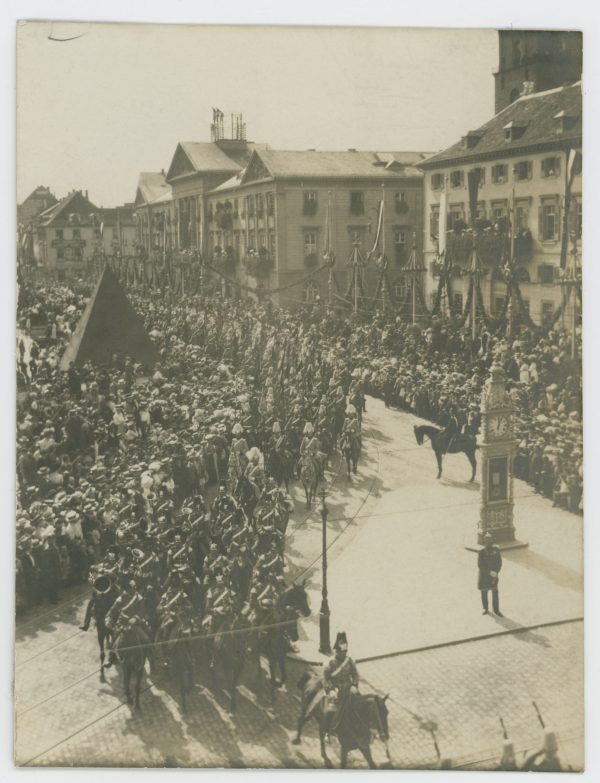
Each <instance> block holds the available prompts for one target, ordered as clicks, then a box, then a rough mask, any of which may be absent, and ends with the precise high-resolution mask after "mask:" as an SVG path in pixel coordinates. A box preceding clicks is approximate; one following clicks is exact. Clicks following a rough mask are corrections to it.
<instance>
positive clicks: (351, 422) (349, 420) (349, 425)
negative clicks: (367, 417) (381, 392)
mask: <svg viewBox="0 0 600 783" xmlns="http://www.w3.org/2000/svg"><path fill="white" fill-rule="evenodd" d="M344 435H345V436H347V437H348V438H349V439H350V440H352V439H354V440H356V442H357V443H360V422H359V420H358V417H357V416H356V408H355V407H354V405H348V406H347V408H346V418H345V419H344V426H343V428H342V437H344Z"/></svg>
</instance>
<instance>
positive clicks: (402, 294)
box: [392, 280, 407, 302]
mask: <svg viewBox="0 0 600 783" xmlns="http://www.w3.org/2000/svg"><path fill="white" fill-rule="evenodd" d="M406 290H407V284H406V280H396V281H395V282H394V283H393V284H392V294H393V297H394V299H395V300H396V302H404V300H405V299H406Z"/></svg>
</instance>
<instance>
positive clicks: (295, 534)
mask: <svg viewBox="0 0 600 783" xmlns="http://www.w3.org/2000/svg"><path fill="white" fill-rule="evenodd" d="M414 421H416V420H415V419H414V417H410V416H408V415H407V414H403V413H400V412H398V411H390V410H386V409H385V408H384V406H383V405H382V403H380V402H379V401H378V400H369V401H368V413H367V416H366V419H365V424H364V432H365V442H364V450H363V455H362V457H361V463H360V467H359V475H358V476H357V477H353V478H352V480H349V479H348V477H347V476H346V472H345V466H340V464H339V461H337V460H334V461H333V463H332V465H331V468H332V472H330V473H329V474H328V490H327V504H328V508H329V519H328V531H329V544H330V548H329V561H330V602H331V607H332V634H334V633H335V632H336V630H340V629H344V630H347V631H348V636H349V641H350V652H351V654H352V655H353V656H354V657H355V659H358V660H359V671H360V674H361V678H362V680H363V685H362V689H363V691H365V692H368V691H369V690H374V691H376V692H378V693H380V694H385V693H390V702H389V703H388V706H389V721H390V752H391V758H392V762H393V766H394V767H396V768H407V767H435V766H436V765H437V763H438V751H439V754H440V755H441V756H442V757H443V758H450V759H451V760H452V765H453V766H455V767H469V768H471V767H478V768H492V767H493V766H494V764H495V763H497V759H498V755H499V753H500V751H501V747H502V740H503V736H502V729H501V723H500V718H502V720H503V721H504V725H505V726H506V729H507V731H508V734H509V737H510V738H511V740H512V741H513V742H514V744H515V749H516V750H517V752H518V753H519V754H520V753H521V752H524V751H527V750H530V749H534V748H537V747H538V746H539V744H540V743H541V736H542V730H541V726H540V723H539V721H538V718H537V716H536V712H535V708H534V706H533V702H535V703H536V704H537V706H538V707H539V710H540V713H541V715H542V716H543V719H544V721H545V723H546V725H547V726H548V727H549V728H552V729H553V730H555V731H556V732H557V734H558V737H559V747H560V757H561V760H562V761H563V764H564V765H565V767H567V766H569V765H570V766H571V767H572V768H573V769H581V767H582V765H583V716H582V711H581V704H582V693H583V652H582V644H583V641H582V636H583V627H582V626H583V624H582V622H581V619H580V618H581V615H582V601H581V595H582V593H581V578H580V573H581V551H580V544H581V542H580V538H581V520H580V519H579V518H578V517H575V516H573V515H570V514H568V513H566V512H562V511H558V510H556V509H551V508H550V504H549V503H547V502H546V501H543V500H542V499H540V498H539V497H537V496H533V495H532V493H531V492H530V491H528V488H527V487H526V486H525V485H522V484H520V483H519V485H518V488H516V495H517V496H521V499H520V500H517V508H516V519H517V529H518V532H519V533H521V534H524V535H525V536H526V537H527V539H528V540H529V542H530V547H529V549H527V550H523V551H522V552H519V553H506V554H505V568H504V570H503V574H502V576H503V580H502V585H503V591H502V595H503V607H504V612H505V614H506V617H505V618H492V617H481V614H480V607H479V606H478V595H477V591H476V590H475V585H474V578H475V573H474V568H475V564H474V556H473V554H472V553H469V552H467V551H466V550H465V549H464V546H463V541H464V539H465V538H466V536H467V535H468V532H469V530H473V529H474V526H475V524H476V517H477V508H478V493H476V492H475V491H473V489H472V486H469V485H467V484H465V483H464V475H463V474H464V472H465V467H466V465H465V464H463V462H462V460H461V459H460V458H452V459H449V460H448V464H447V465H445V471H444V476H445V478H444V479H443V480H442V481H441V482H436V480H435V478H434V475H435V472H434V465H433V460H434V457H433V454H432V453H431V451H430V449H425V448H422V449H420V450H419V448H418V447H417V446H416V444H415V443H414V438H413V437H412V424H413V422H414ZM461 479H462V480H461ZM475 488H476V487H475ZM294 500H295V503H296V509H295V512H294V515H293V519H292V521H291V522H290V526H289V529H288V539H287V547H286V549H287V558H288V574H289V576H290V577H298V576H301V577H302V578H306V579H307V589H308V590H309V595H310V597H311V607H312V614H311V617H309V618H308V619H307V620H306V621H302V623H301V624H300V633H301V640H300V648H301V656H302V657H303V658H304V660H305V661H314V662H315V663H317V664H318V663H319V662H320V661H321V660H322V657H321V656H320V655H319V653H318V652H317V648H318V643H317V640H318V625H319V614H318V608H319V601H320V559H319V557H320V551H321V518H320V513H319V506H318V505H317V506H316V507H313V509H312V511H311V512H310V513H309V512H308V511H307V510H306V509H305V507H304V503H303V500H302V498H301V497H300V492H299V490H298V488H297V487H296V488H295V489H294ZM465 509H469V514H465ZM432 572H435V573H437V576H436V578H435V579H429V578H428V576H427V575H428V574H431V573H432ZM441 584H445V585H446V586H447V589H446V590H442V591H441V592H440V585H441ZM358 585H360V591H359V592H357V589H358ZM541 592H543V593H544V594H545V595H546V598H551V599H552V600H551V601H544V602H543V605H544V608H543V609H541V608H540V607H539V601H537V600H536V598H537V596H539V594H540V593H541ZM417 596H418V598H417ZM63 601H64V603H63V605H61V606H59V607H57V608H50V609H45V610H39V611H38V613H37V614H36V615H31V616H25V617H23V618H22V620H21V621H20V622H19V625H18V627H17V635H16V640H17V644H16V678H15V697H16V713H17V740H16V751H15V754H16V760H17V763H18V764H20V765H31V766H38V765H41V766H71V765H79V764H81V765H83V764H86V765H90V764H94V765H98V766H102V765H113V766H190V767H195V766H197V767H202V766H210V767H219V766H234V767H245V766H252V767H257V766H258V767H322V766H323V762H322V760H321V757H320V751H319V742H318V736H317V731H316V724H314V725H311V724H309V725H308V726H307V727H306V729H305V735H304V739H303V742H302V744H301V745H300V746H299V747H296V746H294V745H292V744H291V738H292V736H293V733H294V730H295V724H296V720H297V718H298V712H299V706H300V700H299V695H300V694H299V691H298V690H297V688H296V682H297V680H298V678H299V676H300V675H301V674H302V672H303V671H305V670H306V668H307V666H308V665H309V664H307V663H305V662H304V661H300V660H293V661H290V663H289V671H288V683H287V690H286V691H281V692H279V693H278V695H277V699H276V703H275V704H274V705H273V706H272V705H271V703H270V698H269V691H268V688H267V687H266V683H265V680H264V676H263V678H262V680H261V682H260V684H258V683H257V677H256V672H255V671H252V669H253V668H254V667H251V666H250V665H248V666H247V667H246V670H245V672H244V676H243V679H242V685H241V687H240V689H239V702H238V710H237V712H236V714H235V716H234V717H232V716H230V714H229V711H228V706H229V704H228V699H227V697H226V695H225V693H224V692H223V691H221V690H220V689H216V690H213V689H211V688H209V687H208V684H209V678H208V677H207V676H206V672H204V671H203V670H202V671H201V672H200V676H199V677H198V678H197V682H196V684H195V686H194V688H193V690H192V692H191V704H190V705H189V710H188V713H187V714H185V715H184V714H182V711H181V707H180V702H179V696H178V693H177V689H176V688H175V685H174V683H172V682H170V681H169V680H168V679H167V677H166V675H164V674H162V673H161V674H156V675H154V674H152V675H149V674H147V675H146V676H145V677H144V680H143V684H142V695H141V710H140V712H136V711H135V710H133V709H132V708H130V707H129V706H128V705H127V704H126V703H125V700H124V692H123V684H122V677H121V673H120V672H119V671H115V670H114V669H111V670H109V671H107V682H106V683H105V684H102V683H100V682H99V672H98V668H97V667H98V652H97V642H96V635H95V633H94V631H93V629H90V631H89V632H88V633H87V634H85V633H82V632H80V631H79V630H78V627H77V626H78V625H79V623H80V621H81V618H82V616H83V611H84V606H85V597H84V596H82V595H81V594H75V595H73V596H72V598H71V599H70V600H69V598H68V596H65V597H63ZM548 606H550V609H548ZM384 628H385V629H387V630H386V633H385V634H384V633H383V632H382V629H384ZM396 653H400V654H396ZM380 656H383V657H380ZM361 659H367V660H361ZM430 729H433V733H432V732H431V731H430ZM436 746H437V751H436ZM373 749H374V755H375V759H376V761H377V763H378V764H383V763H384V762H385V761H386V756H385V750H384V747H383V745H382V744H381V743H380V742H379V741H375V742H374V745H373ZM328 752H329V754H330V756H331V757H332V758H333V760H334V763H336V764H338V763H339V751H338V748H337V745H336V743H335V742H334V743H333V744H332V745H331V748H330V750H328ZM350 764H351V766H357V767H364V766H366V764H365V762H364V759H362V757H361V756H360V754H356V753H353V754H351V756H350Z"/></svg>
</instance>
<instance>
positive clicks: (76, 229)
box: [73, 228, 81, 239]
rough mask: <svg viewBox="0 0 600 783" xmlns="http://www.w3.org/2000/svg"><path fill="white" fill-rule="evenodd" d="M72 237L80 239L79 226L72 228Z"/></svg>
mask: <svg viewBox="0 0 600 783" xmlns="http://www.w3.org/2000/svg"><path fill="white" fill-rule="evenodd" d="M73 239H81V229H79V228H74V229H73Z"/></svg>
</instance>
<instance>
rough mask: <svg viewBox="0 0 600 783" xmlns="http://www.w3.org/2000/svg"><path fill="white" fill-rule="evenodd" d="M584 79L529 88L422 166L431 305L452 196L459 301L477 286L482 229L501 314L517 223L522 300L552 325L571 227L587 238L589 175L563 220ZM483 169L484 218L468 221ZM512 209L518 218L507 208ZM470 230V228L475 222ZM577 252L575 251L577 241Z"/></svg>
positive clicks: (485, 283)
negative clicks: (471, 268) (474, 258)
mask: <svg viewBox="0 0 600 783" xmlns="http://www.w3.org/2000/svg"><path fill="white" fill-rule="evenodd" d="M581 111H582V107H581V84H580V83H576V84H574V85H571V86H565V87H559V88H556V89H552V90H547V91H545V92H540V93H534V94H524V95H522V96H521V97H520V98H518V99H517V100H516V101H514V102H513V103H510V104H509V105H508V106H507V107H506V108H505V109H503V110H502V111H501V112H499V113H498V114H497V115H496V116H495V117H493V118H492V119H491V120H490V121H489V122H487V123H485V125H482V126H481V127H480V128H478V129H477V130H475V131H469V132H468V133H467V134H466V135H465V136H464V137H463V138H462V140H461V141H459V142H457V143H456V144H454V145H452V146H451V147H449V148H448V149H446V150H444V151H443V152H440V153H437V154H435V155H433V156H432V157H430V158H428V159H427V160H426V161H425V162H424V163H422V164H421V168H422V169H423V170H424V171H425V173H426V176H425V219H426V231H425V260H426V263H427V267H428V270H429V272H428V275H427V289H428V293H429V296H430V297H431V299H430V301H432V300H433V297H434V296H435V291H436V289H437V285H438V281H437V279H436V277H435V274H436V271H439V269H438V267H437V264H436V263H435V262H436V258H437V251H438V247H439V245H438V241H439V221H440V214H439V213H440V203H441V202H442V193H445V194H446V202H447V229H448V232H447V234H446V254H447V255H449V258H450V259H451V261H452V264H453V278H452V297H453V302H452V304H453V305H454V307H455V309H456V310H458V309H460V308H462V307H463V305H464V303H465V301H466V297H467V291H468V286H469V277H468V274H467V273H466V267H467V265H468V263H469V258H470V255H471V250H472V246H473V232H472V230H471V229H472V228H475V230H476V232H477V242H478V245H477V247H478V251H479V257H480V259H481V261H482V264H483V268H484V272H485V274H484V275H483V277H482V280H481V287H482V292H483V298H484V306H485V308H486V309H487V311H488V312H491V313H497V312H499V310H500V309H501V307H502V303H503V301H504V298H505V294H506V285H505V284H504V282H503V280H502V276H501V274H500V269H499V267H500V265H501V264H502V263H503V261H504V259H505V253H506V246H507V241H506V238H507V233H506V232H507V230H508V227H509V223H512V224H514V227H515V257H516V259H517V261H518V279H519V281H520V290H521V294H522V297H523V301H524V304H525V306H526V307H527V308H529V313H530V316H531V318H532V319H533V321H534V322H536V323H542V322H548V321H549V320H550V319H551V317H552V315H553V313H554V312H555V310H556V308H557V307H558V306H559V304H560V302H561V297H562V291H561V287H560V285H559V284H558V270H559V268H560V260H561V250H562V251H563V252H564V247H563V245H562V238H563V234H564V232H565V231H566V232H568V235H571V234H573V235H575V237H576V238H577V239H578V241H580V239H581V216H582V201H581V174H580V172H579V173H576V174H575V175H574V176H573V178H572V180H571V182H570V184H571V187H570V193H571V199H570V201H569V210H568V214H567V215H566V216H565V214H564V208H565V193H566V188H567V164H568V160H569V153H570V150H577V151H579V150H581V142H582V119H581ZM475 168H478V169H479V170H480V178H479V190H478V196H477V209H476V212H477V215H476V217H477V220H476V223H475V226H474V227H473V226H470V224H471V215H470V210H469V188H468V173H469V171H471V170H472V169H475ZM509 213H510V214H509ZM468 226H470V227H468ZM569 250H570V247H569Z"/></svg>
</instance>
